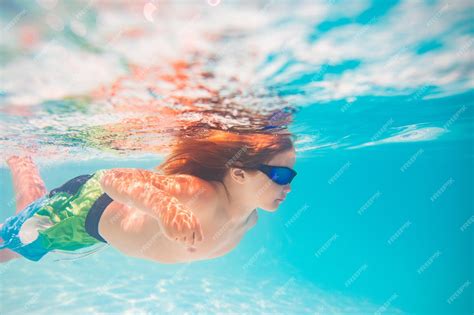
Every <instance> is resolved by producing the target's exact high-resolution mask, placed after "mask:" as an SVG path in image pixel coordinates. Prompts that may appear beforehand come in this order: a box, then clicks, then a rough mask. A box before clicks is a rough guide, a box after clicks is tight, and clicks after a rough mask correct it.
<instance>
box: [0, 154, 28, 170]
mask: <svg viewBox="0 0 474 315" xmlns="http://www.w3.org/2000/svg"><path fill="white" fill-rule="evenodd" d="M21 161H29V162H31V161H32V160H31V156H29V155H26V156H18V155H12V156H10V157H9V158H7V159H6V162H7V164H8V166H9V167H10V168H12V167H13V166H14V165H16V164H18V163H19V162H21Z"/></svg>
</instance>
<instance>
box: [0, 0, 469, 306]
mask: <svg viewBox="0 0 474 315" xmlns="http://www.w3.org/2000/svg"><path fill="white" fill-rule="evenodd" d="M0 6H1V8H2V10H0V11H1V12H2V13H1V14H0V19H1V21H2V25H3V34H4V36H2V37H4V38H5V41H3V40H2V42H1V46H0V49H1V53H0V55H1V58H0V63H1V67H0V77H1V78H2V80H1V85H0V120H1V127H0V131H1V134H0V151H1V160H2V161H1V162H0V163H2V164H0V187H1V195H0V208H1V209H2V211H1V212H0V219H1V220H4V219H5V218H7V217H8V216H9V215H11V214H13V213H14V209H15V205H14V202H13V200H14V199H12V198H14V193H13V187H12V183H11V176H10V173H9V171H8V169H7V167H6V164H5V163H4V159H5V158H6V157H7V156H9V155H11V154H15V153H18V152H22V151H21V150H23V149H24V148H28V150H30V151H31V152H33V153H34V157H35V161H36V162H37V164H38V166H39V168H40V172H41V175H42V177H43V179H44V181H45V183H46V185H47V187H48V189H53V188H55V187H57V186H60V185H61V184H63V183H64V182H65V181H67V180H68V179H70V178H73V177H75V176H78V175H81V174H86V173H90V172H93V171H95V170H97V169H101V168H114V167H139V168H144V169H150V170H151V169H153V168H154V167H155V166H156V165H158V164H159V163H160V162H161V161H162V159H163V157H164V156H165V153H166V145H167V144H168V142H167V141H168V140H169V138H170V133H172V132H170V130H173V128H179V127H180V125H179V124H176V123H175V122H174V121H175V120H174V119H173V118H174V117H178V118H179V119H180V123H182V124H184V125H185V123H183V122H185V121H192V120H197V119H201V120H204V121H207V122H219V123H221V124H226V125H232V124H240V123H243V124H244V123H249V121H250V122H253V120H252V119H253V118H252V117H247V116H245V113H246V112H245V109H246V108H252V110H255V111H257V112H259V111H260V112H265V111H267V110H269V109H280V108H283V107H284V106H288V105H291V106H293V107H294V108H296V109H297V110H296V111H295V113H294V117H293V121H292V123H291V124H290V125H289V129H290V130H291V131H292V132H293V133H294V134H296V135H297V140H296V148H297V162H296V165H295V169H296V170H297V171H298V176H297V177H296V178H295V180H294V181H293V183H292V185H291V192H290V194H289V195H288V198H287V199H286V200H285V202H283V203H282V204H281V205H280V208H279V209H278V211H276V212H275V213H267V212H264V211H262V210H259V221H258V223H257V225H256V226H255V227H254V228H253V229H252V230H250V231H249V232H248V234H246V235H245V237H244V238H243V240H242V241H241V243H240V244H239V245H238V246H237V247H236V248H235V249H234V250H233V251H232V252H231V253H229V254H228V255H226V256H224V257H220V258H217V259H214V260H210V261H200V262H194V263H190V264H176V265H165V264H157V263H152V262H148V261H142V260H138V259H134V258H129V257H126V256H123V255H122V254H120V253H119V252H118V251H116V250H114V249H113V248H109V247H106V248H104V249H102V250H100V251H98V252H97V253H94V254H92V255H89V256H86V257H82V258H78V259H71V260H68V259H69V258H77V257H75V256H74V255H72V256H66V255H61V254H51V255H47V256H45V258H44V259H42V260H41V261H39V262H31V261H27V260H15V261H11V262H8V263H6V264H0V313H1V314H24V313H27V312H28V313H32V314H62V313H65V312H68V313H71V314H84V313H91V314H94V313H97V314H163V313H173V314H215V313H219V314H473V312H474V305H473V301H474V293H473V292H474V291H473V286H472V281H473V280H474V278H473V276H474V272H473V266H474V264H473V248H474V247H473V234H474V224H473V222H474V218H473V209H474V207H473V206H474V202H473V198H472V190H473V184H474V183H473V181H474V180H473V178H474V176H473V175H474V174H473V163H474V152H473V150H474V146H473V144H474V143H473V135H474V132H473V131H474V113H473V105H474V102H473V100H474V97H473V96H474V93H473V86H474V81H473V78H474V76H473V74H474V66H473V61H472V60H473V52H472V49H473V44H474V37H473V33H474V28H473V26H474V25H473V20H474V19H473V12H474V10H473V9H474V6H473V4H472V3H470V2H469V1H456V2H449V3H447V2H446V3H445V2H437V1H386V2H383V3H382V2H370V1H357V2H356V1H347V2H344V1H321V2H310V1H300V2H291V3H290V2H277V1H261V2H256V3H254V4H248V3H242V2H236V1H232V2H231V1H229V2H227V1H196V2H195V3H184V2H183V3H178V4H174V5H173V4H169V3H166V2H158V1H144V2H132V1H121V2H119V3H118V4H113V3H109V2H103V3H100V2H99V3H95V2H91V1H89V2H87V1H84V2H80V1H79V2H72V1H71V2H67V3H66V4H61V3H57V2H56V1H45V0H42V1H36V2H30V1H6V2H4V3H2V4H1V5H0ZM183 64H187V66H183ZM65 65H66V66H65ZM170 65H173V66H170ZM203 73H205V74H206V75H203ZM26 74H31V76H30V75H26ZM183 77H185V79H182V78H183ZM170 78H171V79H170ZM177 78H180V79H179V80H178V79H177ZM176 82H178V83H179V84H178V83H176ZM203 87H205V88H203ZM211 90H212V91H219V95H220V96H221V97H222V99H227V100H231V101H232V102H230V101H229V102H230V105H229V107H219V106H220V105H219V104H215V103H211V105H209V104H207V103H206V104H202V103H203V101H202V99H200V98H206V97H208V94H207V93H209V91H211ZM235 91H239V93H234V92H235ZM169 104H171V105H169ZM190 104H191V105H190ZM168 105H169V106H168ZM165 108H166V109H167V111H164V109H165ZM209 108H211V109H215V110H217V109H218V110H220V112H218V113H220V114H215V113H214V114H213V115H209V114H207V113H205V111H204V110H205V109H209ZM171 110H179V111H180V112H179V113H175V112H173V113H172V114H170V111H171ZM232 111H234V112H233V113H234V114H236V116H237V118H229V116H226V115H224V114H223V113H225V112H232ZM239 115H240V119H239ZM244 116H245V117H244ZM144 117H147V119H148V120H146V121H147V123H146V124H145V123H144ZM124 122H126V123H124ZM255 123H257V121H256V120H255ZM124 126H125V127H124ZM149 135H153V136H152V137H151V136H149ZM156 147H158V148H161V149H160V150H157V151H155V148H156Z"/></svg>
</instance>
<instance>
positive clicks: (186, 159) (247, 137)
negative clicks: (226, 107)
mask: <svg viewBox="0 0 474 315" xmlns="http://www.w3.org/2000/svg"><path fill="white" fill-rule="evenodd" d="M196 127H197V126H195V127H194V128H187V129H186V130H185V131H183V132H182V133H180V134H179V135H178V136H177V137H176V144H175V145H173V147H172V150H171V153H170V154H169V155H168V156H167V158H166V159H165V161H164V162H163V163H162V164H160V165H159V166H157V167H156V169H157V170H158V171H160V172H162V173H163V174H165V175H171V174H189V175H193V176H196V177H199V178H202V179H204V180H207V181H219V182H222V181H223V179H224V177H225V175H226V172H227V170H228V169H229V168H230V167H249V168H253V167H256V166H258V165H259V164H261V163H267V162H268V161H270V160H271V159H272V158H273V157H274V156H275V155H277V154H279V153H281V152H284V151H287V150H289V149H292V148H293V138H294V137H295V136H294V135H292V134H291V133H290V132H288V131H287V130H286V129H278V128H276V129H271V128H265V131H263V130H259V131H252V130H238V129H235V128H231V129H228V130H220V129H214V128H202V127H201V128H199V127H197V128H196Z"/></svg>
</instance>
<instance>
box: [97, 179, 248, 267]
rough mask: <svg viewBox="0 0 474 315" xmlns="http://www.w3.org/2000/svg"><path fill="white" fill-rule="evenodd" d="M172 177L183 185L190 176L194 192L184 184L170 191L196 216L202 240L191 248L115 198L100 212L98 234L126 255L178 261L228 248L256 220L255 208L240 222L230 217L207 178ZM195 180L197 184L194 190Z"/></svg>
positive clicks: (220, 252)
mask: <svg viewBox="0 0 474 315" xmlns="http://www.w3.org/2000/svg"><path fill="white" fill-rule="evenodd" d="M172 177H173V176H172ZM175 178H176V179H177V182H179V183H180V184H182V186H186V183H187V182H188V181H187V179H190V178H192V183H193V186H194V187H193V188H194V193H192V192H190V190H189V189H186V187H180V189H178V190H176V187H174V189H170V190H171V191H169V192H170V193H171V194H173V196H174V197H176V198H177V199H178V200H179V201H180V202H181V203H183V204H184V205H186V206H187V207H188V209H189V210H191V211H192V212H193V213H194V215H195V216H196V217H197V218H198V219H199V222H200V224H201V227H202V232H203V240H202V241H201V242H198V243H196V244H195V245H194V248H195V250H194V251H192V252H191V251H189V250H188V249H187V248H186V247H185V246H184V245H183V244H181V243H179V242H176V241H173V240H170V239H168V238H167V237H166V236H165V235H164V234H163V233H162V232H161V228H160V224H159V222H158V220H157V219H156V218H154V217H153V216H151V215H149V214H147V213H145V212H143V211H140V210H138V209H135V208H133V207H130V206H127V205H124V204H122V203H119V202H116V201H113V202H112V203H111V204H110V205H109V206H108V207H107V208H106V209H105V211H104V213H103V214H102V217H101V219H100V222H99V233H100V234H101V236H102V237H104V238H105V239H106V240H107V242H108V243H109V244H110V245H111V246H113V247H115V248H117V249H118V250H119V251H121V252H122V253H124V254H126V255H129V256H133V257H139V258H144V259H151V260H154V261H158V262H160V263H180V262H189V261H195V260H205V259H211V258H215V257H219V256H222V255H224V254H226V253H228V252H230V251H231V250H232V249H233V248H234V247H235V246H237V244H238V243H239V242H240V240H241V239H242V237H243V235H244V234H245V232H246V231H248V230H249V229H250V228H251V227H252V226H254V225H255V224H256V222H257V212H256V210H255V211H253V212H252V214H251V215H250V216H249V217H248V218H247V219H246V220H243V221H241V222H234V221H232V220H229V219H228V217H227V216H226V212H225V209H222V208H221V204H220V202H219V200H218V194H217V191H216V189H215V186H214V185H213V184H211V183H210V182H207V181H204V180H201V179H198V178H196V177H193V176H190V175H176V176H175ZM196 184H197V185H198V186H199V189H198V192H197V193H196V187H195V186H196ZM175 186H176V185H175ZM181 188H184V189H181Z"/></svg>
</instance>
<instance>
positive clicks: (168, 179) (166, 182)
mask: <svg viewBox="0 0 474 315" xmlns="http://www.w3.org/2000/svg"><path fill="white" fill-rule="evenodd" d="M140 172H141V175H142V176H143V177H144V178H145V179H146V181H148V182H149V183H150V184H152V185H153V186H155V187H157V188H159V189H161V190H163V191H166V192H168V193H170V194H172V195H173V196H175V197H177V198H178V199H180V200H181V201H182V202H198V201H199V202H205V203H207V205H209V206H210V205H212V204H214V203H215V202H216V201H217V192H216V188H215V186H214V185H213V184H212V183H210V182H208V181H206V180H204V179H202V178H199V177H196V176H193V175H188V174H176V175H163V174H160V173H156V172H153V171H148V170H140Z"/></svg>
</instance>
